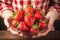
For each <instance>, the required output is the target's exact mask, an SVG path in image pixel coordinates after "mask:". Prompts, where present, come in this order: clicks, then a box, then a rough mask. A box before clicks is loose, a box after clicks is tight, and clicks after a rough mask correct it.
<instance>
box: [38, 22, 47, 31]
mask: <svg viewBox="0 0 60 40" xmlns="http://www.w3.org/2000/svg"><path fill="white" fill-rule="evenodd" d="M39 26H40V30H43V29H45V28H46V27H47V24H46V23H44V22H39Z"/></svg>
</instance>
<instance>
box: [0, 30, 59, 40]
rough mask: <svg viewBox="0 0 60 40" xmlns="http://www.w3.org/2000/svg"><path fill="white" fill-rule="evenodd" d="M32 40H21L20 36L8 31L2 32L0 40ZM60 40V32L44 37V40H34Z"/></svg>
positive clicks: (0, 32)
mask: <svg viewBox="0 0 60 40" xmlns="http://www.w3.org/2000/svg"><path fill="white" fill-rule="evenodd" d="M2 39H3V40H32V39H31V38H27V39H24V38H21V37H19V36H16V35H13V34H11V33H10V32H7V31H4V30H3V31H0V40H2ZM58 39H59V40H60V32H59V31H55V32H50V33H49V34H48V35H47V36H45V37H42V38H35V39H33V40H58Z"/></svg>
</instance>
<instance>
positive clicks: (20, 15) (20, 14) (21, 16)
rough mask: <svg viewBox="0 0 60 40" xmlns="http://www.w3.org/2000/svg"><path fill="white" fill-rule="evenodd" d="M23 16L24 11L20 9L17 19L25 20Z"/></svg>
mask: <svg viewBox="0 0 60 40" xmlns="http://www.w3.org/2000/svg"><path fill="white" fill-rule="evenodd" d="M23 16H24V11H23V10H20V11H18V12H17V13H16V16H15V20H17V21H20V20H23Z"/></svg>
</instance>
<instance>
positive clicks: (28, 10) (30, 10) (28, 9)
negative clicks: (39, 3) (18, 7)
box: [25, 5, 34, 13]
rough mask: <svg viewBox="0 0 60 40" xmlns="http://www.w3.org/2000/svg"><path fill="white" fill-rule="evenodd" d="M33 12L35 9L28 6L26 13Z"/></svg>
mask: <svg viewBox="0 0 60 40" xmlns="http://www.w3.org/2000/svg"><path fill="white" fill-rule="evenodd" d="M33 11H34V8H33V7H32V6H31V5H28V6H27V7H26V9H25V12H26V13H28V12H30V13H32V12H33Z"/></svg>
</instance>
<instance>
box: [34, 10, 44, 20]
mask: <svg viewBox="0 0 60 40" xmlns="http://www.w3.org/2000/svg"><path fill="white" fill-rule="evenodd" d="M35 17H36V18H37V19H42V18H43V17H42V15H41V10H36V13H35Z"/></svg>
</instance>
